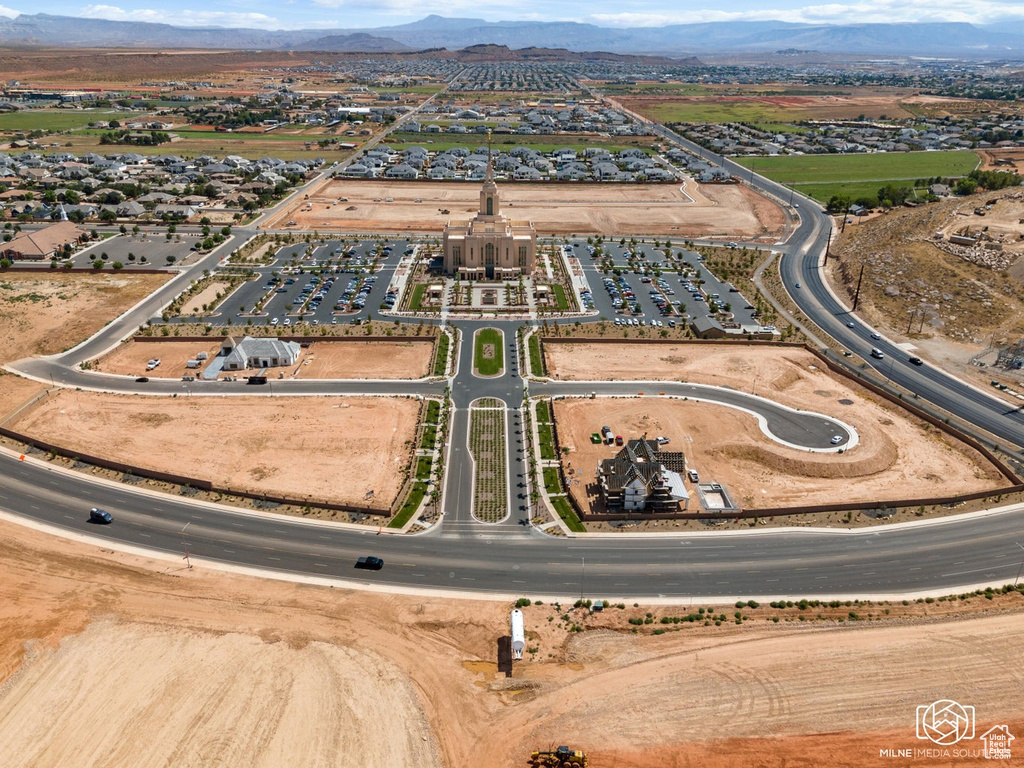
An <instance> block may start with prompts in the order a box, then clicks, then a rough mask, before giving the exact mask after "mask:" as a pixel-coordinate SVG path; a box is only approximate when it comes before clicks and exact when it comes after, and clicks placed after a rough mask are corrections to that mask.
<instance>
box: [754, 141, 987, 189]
mask: <svg viewBox="0 0 1024 768" xmlns="http://www.w3.org/2000/svg"><path fill="white" fill-rule="evenodd" d="M736 162H737V163H739V164H740V165H742V166H744V167H746V168H752V169H753V170H754V172H755V173H759V174H761V175H762V176H767V177H768V178H769V179H772V180H773V181H778V182H782V183H783V184H809V183H836V182H851V181H870V182H873V183H876V184H877V185H878V186H881V185H882V184H885V183H886V182H888V181H893V180H914V181H916V180H917V179H927V178H931V177H933V176H965V175H967V174H968V173H969V172H970V171H973V170H974V169H975V168H976V167H977V166H978V163H979V162H980V161H979V159H978V156H977V155H976V154H974V153H973V152H970V151H968V150H957V151H955V152H901V153H898V154H871V155H787V156H784V157H742V158H737V160H736ZM876 189H877V187H876Z"/></svg>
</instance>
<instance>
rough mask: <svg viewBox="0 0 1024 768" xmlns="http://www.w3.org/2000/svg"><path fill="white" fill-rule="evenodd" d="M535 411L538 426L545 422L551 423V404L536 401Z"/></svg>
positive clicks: (544, 401) (545, 401)
mask: <svg viewBox="0 0 1024 768" xmlns="http://www.w3.org/2000/svg"><path fill="white" fill-rule="evenodd" d="M536 410H537V423H538V424H542V423H544V422H546V421H547V422H550V421H551V403H549V402H548V401H547V400H538V401H537V409H536Z"/></svg>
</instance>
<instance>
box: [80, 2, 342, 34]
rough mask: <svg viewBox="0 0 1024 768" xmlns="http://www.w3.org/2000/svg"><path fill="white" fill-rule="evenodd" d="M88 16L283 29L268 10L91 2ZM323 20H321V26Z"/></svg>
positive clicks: (176, 24)
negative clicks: (160, 7)
mask: <svg viewBox="0 0 1024 768" xmlns="http://www.w3.org/2000/svg"><path fill="white" fill-rule="evenodd" d="M80 15H81V16H83V17H84V18H87V19H108V20H110V21H147V22H154V23H158V24H173V25H174V26H176V27H256V28H258V29H282V28H283V26H282V24H281V22H280V21H279V20H278V19H275V18H273V17H272V16H267V15H266V14H264V13H231V12H227V11H192V10H187V9H178V10H175V11H174V12H173V13H171V12H168V11H164V10H156V9H152V8H137V9H132V10H130V11H126V10H124V9H123V8H118V7H117V6H114V5H87V6H85V8H83V9H82V12H81V14H80ZM322 24H323V22H318V23H317V26H319V25H322Z"/></svg>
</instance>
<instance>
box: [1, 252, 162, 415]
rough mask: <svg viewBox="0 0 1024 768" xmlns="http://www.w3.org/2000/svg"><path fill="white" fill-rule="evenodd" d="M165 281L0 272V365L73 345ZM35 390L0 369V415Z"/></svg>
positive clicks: (33, 384) (29, 383) (34, 386)
mask: <svg viewBox="0 0 1024 768" xmlns="http://www.w3.org/2000/svg"><path fill="white" fill-rule="evenodd" d="M170 277H171V276H170V275H168V274H165V273H154V274H152V275H114V274H98V275H97V274H61V273H56V274H54V273H17V272H5V273H3V274H0V365H2V364H3V363H6V362H10V361H12V360H17V359H20V358H22V357H26V356H28V355H52V354H54V353H56V352H62V351H63V350H65V349H68V348H70V347H73V346H74V345H75V344H78V343H79V342H80V341H82V339H85V338H88V337H89V336H91V335H92V334H93V333H95V332H96V331H98V330H99V329H100V328H102V327H103V325H104V324H106V323H107V322H109V321H110V320H112V319H113V318H115V317H117V316H118V315H120V314H121V313H122V312H124V311H125V310H126V309H128V308H129V307H132V306H134V305H135V304H137V303H138V302H139V301H141V300H142V299H143V298H145V297H146V296H148V295H149V294H150V293H152V292H153V291H155V290H156V289H157V288H159V287H160V286H161V285H163V284H164V283H165V282H166V281H167V280H169V279H170ZM39 391H42V385H40V384H39V383H38V382H35V381H30V380H28V379H22V378H19V377H17V376H14V375H13V374H10V373H7V372H5V371H3V370H0V416H3V415H4V414H6V413H9V412H10V411H12V410H13V409H14V408H16V407H17V406H19V405H20V404H21V403H23V402H24V401H26V400H27V399H28V398H29V397H31V396H32V395H33V394H35V393H36V392H39Z"/></svg>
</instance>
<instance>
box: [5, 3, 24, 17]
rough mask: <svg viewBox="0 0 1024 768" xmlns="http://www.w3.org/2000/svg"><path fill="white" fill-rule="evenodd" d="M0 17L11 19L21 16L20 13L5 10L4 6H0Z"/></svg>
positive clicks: (11, 9)
mask: <svg viewBox="0 0 1024 768" xmlns="http://www.w3.org/2000/svg"><path fill="white" fill-rule="evenodd" d="M0 16H5V17H7V18H8V19H13V18H14V17H15V16H21V11H16V10H14V9H13V8H7V7H6V6H3V5H0Z"/></svg>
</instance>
